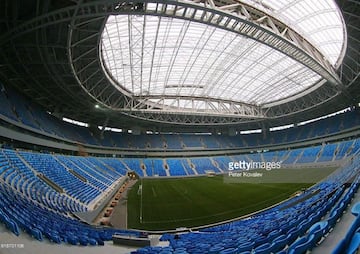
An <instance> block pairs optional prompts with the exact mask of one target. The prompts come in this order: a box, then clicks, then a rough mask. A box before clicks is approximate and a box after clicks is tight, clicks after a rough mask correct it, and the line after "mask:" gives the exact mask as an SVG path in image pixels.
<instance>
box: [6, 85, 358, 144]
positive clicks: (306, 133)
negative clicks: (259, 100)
mask: <svg viewBox="0 0 360 254" xmlns="http://www.w3.org/2000/svg"><path fill="white" fill-rule="evenodd" d="M0 106H1V107H0V117H1V118H2V119H4V120H5V121H9V122H11V123H12V124H17V125H18V126H21V127H26V128H27V129H31V130H34V131H36V132H38V133H42V134H44V135H50V136H51V137H57V138H60V139H66V140H69V141H71V142H74V143H81V144H86V145H94V146H106V147H115V148H121V149H134V150H139V149H141V150H151V149H153V150H191V149H198V150H199V149H200V150H203V149H231V148H248V147H264V146H272V145H275V144H276V145H279V144H288V143H293V142H300V141H305V140H310V139H316V138H319V137H326V136H329V135H334V134H337V133H339V132H345V131H351V130H354V129H358V128H359V126H360V116H359V114H360V113H359V111H358V110H353V111H349V112H346V113H343V114H339V115H336V116H334V117H330V118H327V119H323V120H319V121H315V122H312V123H308V124H306V125H304V126H298V127H293V128H289V129H285V130H280V131H272V132H268V133H266V134H261V133H260V134H259V133H255V134H247V135H236V136H233V137H229V136H227V135H216V134H214V135H210V134H202V135H197V134H141V135H133V134H128V133H115V132H111V131H105V132H104V133H103V134H102V135H100V134H99V133H100V132H96V133H93V132H92V131H91V130H90V128H86V127H80V126H77V125H73V124H70V123H67V122H64V121H62V120H60V119H58V118H56V117H55V116H53V115H51V114H49V113H47V112H46V111H45V110H44V109H42V108H41V107H40V106H38V105H36V104H34V103H32V102H31V101H30V100H29V99H27V98H25V97H24V96H22V95H20V94H19V93H17V92H16V91H15V90H14V89H12V88H10V87H4V86H1V90H0Z"/></svg>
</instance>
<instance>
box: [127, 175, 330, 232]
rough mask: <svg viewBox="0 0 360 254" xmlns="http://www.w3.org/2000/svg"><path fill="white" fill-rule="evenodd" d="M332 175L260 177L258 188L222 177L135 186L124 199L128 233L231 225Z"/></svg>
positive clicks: (153, 181) (152, 181)
mask: <svg viewBox="0 0 360 254" xmlns="http://www.w3.org/2000/svg"><path fill="white" fill-rule="evenodd" d="M334 170H335V169H334V168H322V169H281V170H274V171H265V174H264V176H263V177H262V178H261V179H262V180H263V182H259V179H250V180H249V179H246V181H245V182H236V180H235V181H234V182H228V181H227V180H226V176H216V177H194V178H176V179H159V178H153V179H143V180H139V181H138V182H137V183H136V185H135V186H133V188H132V189H131V191H130V192H129V196H128V228H136V229H144V230H168V229H176V228H178V227H196V226H202V225H207V224H211V223H216V222H221V221H224V220H228V219H233V218H236V217H239V216H243V215H246V214H250V213H252V212H256V211H259V210H261V209H264V208H267V207H269V206H271V205H274V204H276V203H278V202H281V201H283V200H285V199H287V198H289V197H291V196H292V195H294V193H295V192H297V191H299V190H301V189H302V188H307V187H310V186H312V185H313V184H315V183H316V182H319V181H320V180H321V179H323V178H324V177H326V176H327V175H329V174H330V173H331V172H333V171H334ZM281 179H283V180H284V179H286V180H285V181H281ZM299 179H301V180H299ZM141 183H142V195H140V194H139V185H140V184H141ZM140 217H141V219H140Z"/></svg>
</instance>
